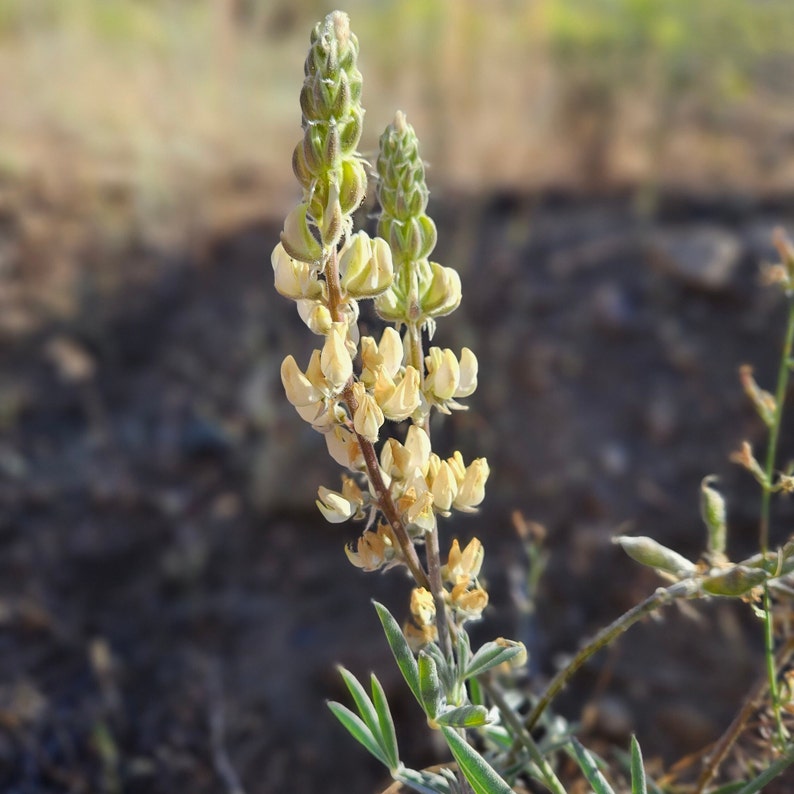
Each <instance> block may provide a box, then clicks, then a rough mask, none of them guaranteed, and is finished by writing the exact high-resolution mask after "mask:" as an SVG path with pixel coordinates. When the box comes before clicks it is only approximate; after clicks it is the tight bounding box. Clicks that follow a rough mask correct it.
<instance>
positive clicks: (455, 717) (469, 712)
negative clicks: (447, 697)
mask: <svg viewBox="0 0 794 794" xmlns="http://www.w3.org/2000/svg"><path fill="white" fill-rule="evenodd" d="M436 722H438V724H439V725H447V726H449V727H450V728H479V727H480V726H482V725H485V724H486V723H487V722H488V709H486V708H484V707H483V706H460V707H459V708H456V709H450V710H449V711H445V712H444V713H443V714H439V716H438V717H436Z"/></svg>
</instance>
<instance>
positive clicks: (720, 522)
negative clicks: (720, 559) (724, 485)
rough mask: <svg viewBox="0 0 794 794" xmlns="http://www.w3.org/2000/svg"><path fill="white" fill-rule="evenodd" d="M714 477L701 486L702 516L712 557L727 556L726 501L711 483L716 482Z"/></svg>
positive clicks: (710, 476) (706, 478)
mask: <svg viewBox="0 0 794 794" xmlns="http://www.w3.org/2000/svg"><path fill="white" fill-rule="evenodd" d="M716 480H717V478H716V477H715V476H713V475H709V476H708V477H704V478H703V482H702V483H701V484H700V514H701V516H702V517H703V522H704V523H705V525H706V528H707V529H708V550H709V553H710V554H712V555H718V556H723V555H724V554H725V538H726V535H727V528H726V518H725V499H723V498H722V494H721V493H720V492H719V491H717V490H716V489H715V488H712V487H711V483H713V482H716Z"/></svg>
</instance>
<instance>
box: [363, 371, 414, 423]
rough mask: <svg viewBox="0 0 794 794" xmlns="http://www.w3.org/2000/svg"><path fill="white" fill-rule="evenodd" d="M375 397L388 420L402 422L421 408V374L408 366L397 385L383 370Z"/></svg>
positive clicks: (375, 390) (377, 382)
mask: <svg viewBox="0 0 794 794" xmlns="http://www.w3.org/2000/svg"><path fill="white" fill-rule="evenodd" d="M374 396H375V399H376V400H377V402H378V405H380V407H381V409H382V410H383V413H384V414H385V415H386V418H387V419H390V420H391V421H392V422H402V421H403V420H404V419H407V418H408V417H409V416H411V415H412V414H413V413H414V411H416V409H417V408H418V407H419V404H420V402H421V394H420V392H419V373H418V372H417V371H416V369H414V367H411V366H407V367H406V368H405V373H404V374H403V376H402V378H400V380H399V383H397V385H395V383H394V381H393V380H392V379H391V378H389V377H388V375H387V374H386V373H385V372H384V371H383V370H381V372H380V373H379V376H378V379H377V380H376V382H375V386H374Z"/></svg>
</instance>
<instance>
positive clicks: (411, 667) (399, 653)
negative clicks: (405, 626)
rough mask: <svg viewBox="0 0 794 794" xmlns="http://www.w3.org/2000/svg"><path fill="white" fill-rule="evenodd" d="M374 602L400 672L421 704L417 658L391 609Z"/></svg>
mask: <svg viewBox="0 0 794 794" xmlns="http://www.w3.org/2000/svg"><path fill="white" fill-rule="evenodd" d="M372 603H373V604H374V605H375V610H376V611H377V613H378V617H379V618H380V622H381V624H382V625H383V631H384V633H385V634H386V641H387V642H388V643H389V647H390V648H391V652H392V653H393V654H394V659H395V661H396V662H397V666H398V667H399V668H400V672H401V673H402V674H403V678H404V679H405V682H406V683H407V684H408V686H409V687H410V688H411V692H413V693H414V697H415V698H416V699H417V701H418V702H419V704H420V705H421V704H422V693H421V690H420V688H419V665H418V664H417V663H416V658H415V657H414V655H413V653H412V652H411V649H410V648H409V647H408V643H407V642H406V639H405V637H404V636H403V633H402V629H401V628H400V626H399V624H398V623H397V621H396V620H395V619H394V618H393V617H392V614H391V612H389V610H388V609H386V607H385V606H383V604H379V603H378V602H377V601H373V602H372Z"/></svg>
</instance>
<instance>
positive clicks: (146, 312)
mask: <svg viewBox="0 0 794 794" xmlns="http://www.w3.org/2000/svg"><path fill="white" fill-rule="evenodd" d="M330 10H332V9H331V8H330V7H328V6H326V5H324V4H322V3H319V2H315V1H314V0H290V1H289V2H286V1H284V2H282V0H35V2H31V0H0V107H2V113H0V506H1V507H2V510H0V788H1V789H2V790H4V791H9V792H10V791H13V792H25V794H28V793H29V794H40V792H89V791H90V792H108V793H109V794H113V793H114V792H137V791H140V792H147V793H149V792H161V791H162V792H172V791H175V790H185V791H191V792H199V793H200V792H235V794H239V792H241V791H246V792H251V793H252V794H256V793H257V792H260V793H264V792H293V791H296V792H297V791H317V790H323V791H326V792H340V794H341V792H349V791H362V792H369V791H372V792H375V791H380V790H382V788H383V787H384V786H385V783H384V782H383V773H382V770H380V769H379V768H378V767H377V765H376V764H375V763H374V762H371V761H370V759H368V758H367V757H366V756H365V753H364V752H363V751H362V750H360V749H359V748H358V747H356V746H354V744H353V742H352V741H351V740H349V739H348V738H347V737H346V736H344V735H343V732H342V731H341V729H340V728H339V727H338V726H337V725H336V724H335V723H334V721H333V720H332V717H331V716H330V714H329V713H328V712H327V711H326V710H325V708H324V701H325V700H326V699H328V698H343V697H344V694H343V692H342V691H341V687H340V682H339V680H338V676H337V674H336V672H335V670H334V667H333V665H334V663H335V662H342V663H344V664H345V665H346V666H348V667H350V668H352V669H353V670H354V671H355V672H356V673H359V674H366V673H368V672H369V670H371V669H375V670H377V671H378V673H379V675H380V676H381V678H382V680H384V682H385V684H386V686H387V689H388V691H389V694H390V696H391V699H392V700H393V701H394V710H395V712H396V716H397V719H398V722H399V731H398V732H399V735H400V738H401V741H402V747H403V750H404V753H403V754H404V760H405V761H406V762H407V763H410V764H413V765H415V766H417V767H418V766H421V765H423V764H429V763H432V762H433V761H434V760H437V755H436V753H437V751H438V748H437V747H435V746H434V744H433V742H432V740H431V739H428V732H427V730H426V729H425V728H424V727H423V726H422V725H421V724H418V723H417V721H418V720H419V714H418V710H416V709H414V708H413V707H412V703H411V702H410V701H409V698H408V697H406V694H405V691H404V688H403V687H402V686H401V684H400V681H399V680H398V679H397V676H396V675H395V670H394V669H393V665H391V664H390V662H389V658H388V650H387V648H386V645H385V642H383V641H382V638H381V637H380V629H379V624H378V622H377V620H376V618H375V615H374V612H373V610H372V609H371V606H370V598H372V597H376V598H378V599H379V600H383V601H385V602H386V603H388V604H389V605H390V606H391V607H392V609H393V611H394V612H395V613H396V614H397V615H399V616H402V615H404V614H405V612H406V604H407V589H408V586H407V583H406V582H405V581H404V580H403V579H402V578H401V577H400V576H399V574H391V575H387V576H384V577H381V576H373V575H369V576H367V575H364V574H362V573H361V572H359V571H356V570H354V569H352V568H351V567H350V566H349V565H348V564H347V562H346V560H345V558H344V555H343V552H342V546H343V543H344V542H346V541H348V540H350V539H352V538H354V537H355V536H356V531H357V530H356V528H354V527H347V526H342V527H338V526H334V527H331V526H329V525H327V524H325V523H324V522H323V521H322V520H321V518H320V517H319V515H318V514H317V513H316V511H315V509H314V507H313V499H314V494H315V493H316V488H317V486H318V485H320V484H324V485H327V486H329V487H333V485H334V483H335V482H336V481H337V479H336V478H337V477H338V472H336V471H335V469H334V467H333V465H332V464H331V462H330V461H328V460H326V455H325V448H324V444H323V443H322V441H321V439H319V438H318V437H317V435H316V434H313V433H312V432H311V431H310V430H306V429H305V426H304V425H303V424H302V423H301V421H300V420H299V419H298V417H297V416H296V415H295V414H294V412H293V411H292V409H291V408H290V407H289V405H288V404H287V403H286V400H285V399H284V398H283V395H282V393H281V386H280V382H279V377H278V367H279V364H280V361H281V359H282V358H283V356H284V355H286V353H288V352H291V353H294V354H295V355H296V357H297V358H298V360H299V361H303V360H306V359H307V357H308V355H309V352H310V350H311V348H312V346H313V344H314V342H315V340H314V339H312V338H310V337H311V335H310V334H309V332H308V331H307V330H306V329H305V327H304V326H303V325H302V324H301V323H300V321H299V320H298V318H297V316H296V314H295V312H294V307H293V306H292V305H291V304H289V303H288V302H287V301H285V300H283V299H281V298H280V297H279V296H278V295H277V294H276V293H275V291H274V290H273V287H272V274H271V269H270V265H269V256H270V251H271V250H272V247H273V245H274V244H275V242H276V241H277V240H278V233H279V231H280V228H281V221H282V218H283V216H284V214H285V213H286V212H287V211H288V210H289V209H290V208H291V207H292V206H293V205H294V202H295V201H296V199H297V196H298V193H297V187H296V182H295V180H294V179H293V177H292V173H291V168H290V157H291V152H292V148H293V146H294V144H295V143H296V142H297V140H298V139H299V137H300V134H301V132H300V112H299V107H298V93H299V90H300V85H301V81H302V74H303V72H302V68H303V66H302V65H303V59H304V57H305V54H306V49H307V46H308V36H309V32H310V30H311V28H312V27H313V25H314V24H315V22H316V21H317V20H319V19H321V18H322V17H323V16H324V15H325V14H326V13H328V12H329V11H330ZM344 10H346V11H347V12H348V13H349V14H350V16H351V21H352V27H353V30H354V31H355V32H356V33H357V35H358V37H359V42H360V45H361V56H360V67H361V70H362V72H363V74H364V81H365V82H364V96H363V102H364V106H365V107H366V109H367V116H366V131H365V135H364V138H363V140H362V145H361V148H362V151H363V152H364V153H365V154H366V155H368V156H370V157H371V158H373V159H374V154H375V152H376V151H377V139H378V136H379V134H380V132H381V130H382V129H383V128H384V127H385V125H386V124H387V123H389V122H390V121H391V119H392V118H393V114H394V111H395V110H396V109H398V108H399V109H402V110H404V111H405V112H406V113H407V115H408V118H409V121H411V122H412V123H413V124H414V126H415V127H416V129H417V132H418V134H419V136H420V139H421V140H422V142H423V154H424V156H425V157H426V159H427V161H428V164H429V171H428V178H429V183H430V188H431V192H432V195H433V200H432V203H431V208H430V211H431V214H432V215H433V217H434V218H435V219H436V221H437V225H438V228H439V245H438V248H437V249H436V252H435V254H434V257H435V258H437V259H438V261H440V262H442V263H443V264H445V265H452V266H455V267H456V268H458V269H459V271H460V272H461V276H462V280H463V291H464V300H463V304H462V307H461V309H460V310H459V311H458V312H456V313H455V315H453V316H452V317H450V318H448V319H447V320H444V321H442V322H441V323H440V324H439V330H438V336H437V337H436V339H437V341H438V343H440V344H442V346H451V347H453V348H456V349H457V348H459V347H460V346H462V345H469V346H470V347H472V348H473V349H474V350H475V352H476V353H477V355H478V358H479V360H480V369H481V377H480V389H479V391H478V392H477V394H476V395H474V397H473V398H472V399H471V400H470V401H469V402H470V404H471V411H469V412H467V413H459V414H456V415H455V416H454V417H452V418H450V419H447V420H439V421H438V422H437V424H436V425H435V433H436V436H437V438H438V444H439V445H440V447H441V448H442V451H443V450H445V449H448V450H449V451H450V452H451V451H452V449H454V448H460V449H461V451H462V452H463V454H464V457H465V458H466V459H470V458H472V457H475V456H478V455H486V456H487V457H488V459H489V461H490V463H491V468H492V476H491V480H490V482H489V493H488V499H487V501H486V506H484V508H483V511H482V512H481V513H480V515H479V516H475V517H473V518H469V517H465V518H463V519H462V520H459V521H456V523H455V525H454V527H453V526H446V527H445V531H447V532H448V534H447V538H449V537H451V536H452V534H453V533H454V534H457V535H459V536H460V537H461V538H462V539H466V538H468V537H470V536H471V535H473V534H475V533H476V534H477V535H478V536H479V537H480V538H481V539H482V540H483V542H484V544H485V547H486V551H487V554H486V562H485V576H486V578H487V580H488V583H489V589H490V592H491V596H492V603H493V604H494V605H495V609H493V610H492V611H491V612H490V613H489V614H488V615H487V616H486V620H485V621H483V624H482V626H481V628H479V629H478V634H479V635H480V639H488V638H491V637H494V636H497V635H499V634H503V635H505V636H511V637H517V638H519V639H522V640H524V642H526V643H527V645H528V647H529V648H530V651H531V654H532V659H531V662H530V667H529V672H528V676H527V680H526V682H525V685H526V686H527V688H528V689H530V688H532V689H537V688H539V687H540V686H541V685H542V682H543V680H544V678H547V677H548V676H549V675H550V674H551V673H553V672H554V670H555V665H556V664H557V663H558V662H559V660H560V658H561V656H560V655H561V654H563V655H564V654H566V653H570V652H571V650H573V649H574V648H575V647H576V646H577V645H578V643H579V641H580V640H581V639H582V638H583V637H584V636H586V635H588V634H591V633H592V632H593V631H595V630H596V629H597V628H598V627H599V626H601V625H603V624H605V623H606V622H608V621H610V620H612V619H613V618H614V617H616V616H617V615H618V614H619V613H620V612H621V611H623V610H625V609H627V608H629V607H630V606H632V605H633V604H634V603H636V601H637V600H639V599H641V598H642V597H643V596H644V595H645V594H647V593H649V592H650V591H651V590H652V588H653V587H655V586H656V584H657V581H656V580H655V578H654V577H653V576H652V575H650V574H646V573H644V572H642V571H639V570H637V566H636V565H634V564H632V563H630V562H629V561H627V560H625V559H623V557H622V556H621V554H620V553H619V552H618V551H617V550H616V549H615V548H614V547H613V546H612V544H611V543H610V538H611V537H612V536H613V535H615V534H617V533H618V532H634V533H637V534H649V535H653V536H654V537H657V538H659V539H660V540H662V541H663V542H666V543H669V544H670V545H673V546H675V547H676V548H677V549H679V550H680V551H682V552H683V553H687V554H690V555H692V556H697V554H698V553H699V552H700V551H701V549H702V546H703V542H704V541H703V535H704V533H703V531H702V528H701V524H700V519H699V515H698V488H699V484H700V480H701V479H702V478H703V477H704V476H705V475H707V474H710V473H716V474H718V475H720V477H721V483H722V487H723V488H724V490H725V492H726V493H727V494H728V502H729V514H730V520H731V536H730V544H731V545H730V550H731V552H732V553H733V554H735V555H736V556H738V555H740V554H743V553H749V552H751V551H752V550H753V549H755V548H756V537H757V528H756V522H757V509H758V504H757V497H756V494H755V491H754V488H753V485H752V483H749V482H748V481H747V480H748V479H749V478H747V477H746V476H745V475H744V474H743V473H742V472H741V471H737V470H736V467H732V466H731V465H730V464H729V463H728V462H727V457H728V454H729V452H730V451H731V450H733V449H735V448H736V447H738V444H739V442H740V441H741V440H742V439H745V438H747V439H749V440H751V441H752V442H754V443H755V444H756V445H757V446H759V447H761V446H762V445H763V441H764V435H763V433H762V428H761V427H760V422H759V421H757V420H756V418H755V417H754V415H753V412H752V410H751V409H750V408H748V406H747V405H746V402H745V400H744V398H743V396H742V394H741V389H740V387H739V385H738V382H737V378H736V370H737V367H738V366H739V364H741V363H743V362H745V361H746V362H750V363H753V364H755V365H756V373H757V377H758V379H759V381H761V382H762V385H765V386H769V384H770V383H771V382H772V378H773V377H774V374H773V373H774V372H775V368H776V358H777V355H778V350H779V341H778V340H779V336H780V332H781V321H782V310H783V306H782V300H781V299H780V298H779V297H778V296H776V295H775V294H774V293H773V292H772V291H770V290H769V289H768V288H763V287H761V286H760V284H759V280H758V267H759V264H760V263H761V262H763V261H774V260H775V259H776V255H775V252H774V249H773V248H772V246H771V233H772V230H773V229H774V228H775V227H776V226H778V225H782V226H784V227H788V229H789V230H790V231H792V230H794V191H793V190H792V186H793V185H794V6H792V5H791V3H790V1H789V0H719V1H718V0H702V1H701V2H698V3H693V2H690V0H667V1H666V2H658V0H523V1H520V0H490V1H489V2H486V1H485V0H422V1H421V2H420V1H419V0H401V1H399V0H381V1H380V2H373V1H372V0H370V1H367V0H350V1H349V2H348V3H347V5H346V7H345V9H344ZM367 207H368V210H370V211H371V210H372V209H373V207H372V206H371V202H369V204H368V205H367ZM365 215H366V212H362V216H365ZM361 223H362V224H366V223H368V221H367V219H366V217H362V220H361ZM365 322H367V320H365ZM787 437H790V434H787V435H785V436H784V443H783V452H784V455H785V454H789V455H790V454H792V452H794V444H792V443H791V442H787V441H785V438H787ZM514 511H520V512H521V513H522V514H523V516H524V517H525V518H526V520H527V521H531V520H532V521H539V522H541V523H543V524H544V525H545V526H546V528H547V540H546V547H547V551H548V564H547V567H546V570H545V572H544V575H543V578H542V580H541V585H540V588H539V590H538V593H537V598H538V602H537V609H536V611H535V613H534V615H531V616H528V615H527V614H522V613H521V611H520V609H519V608H518V607H517V604H520V603H521V602H522V596H521V593H522V591H523V590H524V584H523V583H524V582H525V581H526V578H527V576H528V575H529V562H528V559H527V556H526V554H525V549H524V547H523V546H522V543H521V541H520V539H519V536H518V535H517V534H516V532H515V530H514V526H513V525H514V523H515V520H514V519H513V518H511V516H512V515H513V512H514ZM792 518H794V516H792V509H791V506H790V505H788V504H787V503H783V504H782V505H780V506H779V507H778V515H777V519H778V522H779V523H778V527H779V529H778V535H777V536H776V537H775V538H774V540H775V541H780V540H782V539H783V538H784V537H785V532H786V531H785V526H787V525H788V526H790V521H791V519H792ZM787 522H789V523H788V524H787ZM519 523H520V522H519ZM699 614H700V619H699V620H700V622H694V621H695V618H693V617H692V616H691V615H680V614H677V613H670V614H668V615H667V616H666V618H665V621H666V622H665V624H664V626H662V627H660V626H659V625H657V624H653V623H651V624H649V625H647V626H640V627H637V628H636V629H633V630H632V634H630V635H628V636H627V638H625V639H624V641H623V642H622V643H621V644H620V645H618V646H616V648H615V650H614V651H612V652H610V653H607V654H605V655H604V656H603V657H599V658H598V659H596V660H594V662H593V663H592V664H591V665H590V666H589V667H588V668H587V669H586V670H584V671H583V672H582V673H581V674H580V678H579V679H578V684H577V685H575V686H574V687H572V688H571V691H570V692H568V693H566V697H565V698H564V699H563V700H562V701H561V704H560V707H561V709H562V711H563V713H565V714H566V715H567V716H568V717H570V718H572V719H580V718H581V719H582V720H583V730H584V731H585V733H586V735H587V736H589V738H590V741H592V742H595V743H596V745H597V746H598V742H602V746H603V747H604V748H608V747H609V746H610V745H611V744H613V743H617V744H618V745H619V746H621V747H624V748H625V747H626V746H627V744H626V743H627V740H628V735H629V732H630V730H631V729H632V728H636V729H637V730H638V733H639V738H640V740H641V742H642V744H643V747H644V749H645V753H646V757H648V758H650V759H652V760H653V759H656V760H654V763H657V764H658V765H659V766H661V765H662V764H669V763H671V762H672V761H673V760H675V759H676V758H678V757H680V756H681V755H684V754H686V753H693V752H697V751H699V750H701V749H702V748H704V747H706V746H708V743H709V742H711V741H713V740H714V739H715V737H716V736H718V735H719V733H720V731H721V730H723V729H724V728H725V726H726V725H727V724H728V722H729V721H730V719H731V717H732V716H733V714H734V713H735V710H736V709H737V708H738V704H739V702H740V699H741V697H742V695H743V693H744V692H746V691H747V689H748V687H749V686H750V685H751V684H752V682H753V681H754V680H755V679H756V677H757V676H758V675H759V674H760V670H761V665H760V662H759V659H760V652H761V646H762V641H761V631H760V627H759V626H758V625H757V624H756V622H755V620H754V618H753V617H752V616H751V615H750V611H749V609H747V610H744V611H743V610H741V609H740V608H738V607H737V606H736V605H720V604H712V605H709V606H707V607H705V608H703V609H700V610H699ZM694 636H697V637H698V643H697V644H694V642H693V637H694ZM704 670H705V671H707V673H708V674H707V676H706V680H704V676H703V671H704ZM782 790H785V789H782Z"/></svg>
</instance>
